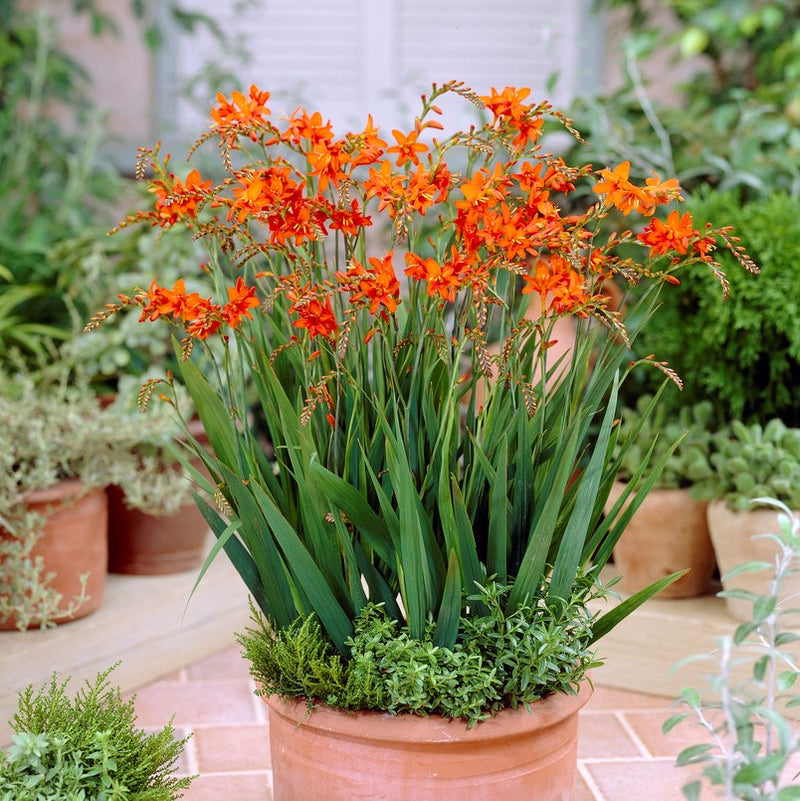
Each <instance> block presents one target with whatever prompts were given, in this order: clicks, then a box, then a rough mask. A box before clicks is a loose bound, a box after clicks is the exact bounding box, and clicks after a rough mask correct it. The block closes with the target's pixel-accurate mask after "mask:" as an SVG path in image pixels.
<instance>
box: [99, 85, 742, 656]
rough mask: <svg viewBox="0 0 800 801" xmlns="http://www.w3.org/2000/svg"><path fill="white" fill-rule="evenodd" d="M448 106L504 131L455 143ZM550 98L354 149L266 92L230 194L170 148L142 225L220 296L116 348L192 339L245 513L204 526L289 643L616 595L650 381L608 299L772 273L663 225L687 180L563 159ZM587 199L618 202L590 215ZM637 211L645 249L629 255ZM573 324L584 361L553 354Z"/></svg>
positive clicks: (219, 135)
mask: <svg viewBox="0 0 800 801" xmlns="http://www.w3.org/2000/svg"><path fill="white" fill-rule="evenodd" d="M445 93H455V94H457V95H460V96H461V97H463V98H464V100H465V102H469V103H472V104H474V105H475V106H477V107H478V108H480V109H485V110H486V111H488V113H489V114H488V116H490V117H491V119H490V120H487V121H486V122H485V123H484V124H482V125H480V126H474V127H473V128H471V129H469V130H467V131H458V132H455V133H451V134H446V133H445V132H444V125H443V123H442V121H441V118H442V116H443V115H442V113H441V110H440V109H439V107H438V106H437V105H436V102H437V100H438V98H439V97H440V96H442V95H443V94H445ZM528 95H529V90H527V89H515V88H505V89H503V90H502V91H497V90H495V89H492V90H491V93H490V94H489V95H486V96H477V95H476V94H475V93H473V92H472V91H471V90H469V89H467V88H466V87H465V86H464V85H463V84H461V83H457V82H451V83H447V84H444V85H442V86H436V85H434V87H433V89H432V91H431V92H430V94H429V95H427V96H423V98H422V108H421V111H420V114H419V116H418V117H417V118H416V119H415V120H414V123H413V126H412V127H411V128H410V130H402V131H400V130H395V131H392V132H391V133H389V134H387V133H385V132H382V131H381V130H380V129H379V128H378V127H377V126H376V125H375V123H374V122H373V120H372V118H371V117H370V118H368V120H367V122H366V124H365V126H364V128H363V129H362V130H360V131H355V132H350V133H347V134H345V135H344V136H343V137H337V136H335V134H334V132H333V129H332V126H331V124H330V123H329V122H327V121H325V120H324V118H323V117H322V116H321V115H320V114H319V113H318V112H314V113H309V112H308V111H306V110H304V109H297V110H296V111H294V112H293V113H291V114H290V115H288V116H284V117H281V116H278V115H275V114H273V113H272V112H271V110H270V109H269V107H268V105H267V104H268V103H269V100H270V98H269V94H268V93H267V92H264V91H262V90H260V89H258V88H257V87H255V86H253V87H251V88H250V91H249V93H248V94H246V95H245V94H243V93H234V94H233V95H232V96H231V98H230V99H228V98H226V97H223V96H219V97H218V105H217V106H216V107H215V108H214V109H213V110H212V114H211V125H210V129H209V131H208V132H206V133H205V134H204V135H203V136H202V137H201V139H200V140H199V141H198V142H197V143H196V145H195V148H196V147H200V146H206V145H207V144H208V143H210V142H213V141H216V142H217V147H218V153H219V156H220V163H221V167H222V170H223V172H222V177H221V178H216V179H209V178H205V177H203V176H201V175H200V174H199V172H198V171H197V170H192V171H191V172H190V173H189V174H188V175H187V176H186V177H185V178H184V179H181V178H179V177H177V176H176V175H174V174H173V173H172V172H170V167H169V158H168V157H167V158H161V157H160V155H159V152H158V148H156V149H154V150H147V151H143V152H142V162H141V170H142V172H143V173H144V172H145V171H146V170H148V169H149V170H151V171H152V176H153V177H152V178H151V179H150V181H149V185H150V189H151V191H152V192H153V195H154V201H155V202H154V206H153V208H151V209H149V210H146V211H141V212H139V213H138V214H136V215H134V216H132V217H130V218H129V219H128V220H126V222H125V223H124V224H126V225H129V224H133V223H137V222H139V223H150V224H152V225H158V226H164V227H166V226H184V227H185V228H186V229H187V232H188V233H187V235H192V236H194V237H196V238H197V239H198V240H200V241H202V242H204V243H205V244H206V246H207V250H208V262H207V264H206V265H204V269H205V270H206V271H207V272H208V273H209V274H210V275H211V276H212V277H213V279H214V281H215V282H216V286H217V295H216V297H211V298H209V297H202V296H201V295H199V294H198V293H196V292H193V291H191V289H190V287H189V285H190V280H189V277H188V276H187V278H186V281H184V280H181V281H178V282H177V283H175V284H174V285H173V286H172V287H168V286H161V285H160V284H159V283H158V281H157V280H154V281H153V282H152V284H151V285H150V286H149V287H147V288H139V289H137V290H136V291H135V292H134V293H133V294H130V295H126V296H120V299H119V303H117V304H112V305H110V306H109V307H108V309H106V310H105V311H104V312H102V313H101V314H100V315H98V316H97V317H96V318H95V319H94V320H93V321H92V323H91V325H95V324H99V323H100V322H101V321H102V319H103V318H104V317H105V316H107V315H108V314H110V313H113V312H116V311H119V310H121V309H123V308H125V307H128V306H136V307H139V308H140V313H141V319H142V321H144V322H146V324H153V323H160V322H161V321H162V320H163V319H168V320H169V321H170V322H172V323H173V324H174V325H175V326H176V327H177V329H178V330H179V331H180V338H181V340H182V347H181V350H182V356H183V359H184V360H183V370H182V378H183V380H184V381H185V383H186V385H187V387H188V389H189V391H190V393H191V395H192V397H193V400H194V402H195V406H196V408H197V410H198V412H199V414H200V417H201V418H202V420H203V422H204V424H205V426H206V429H207V433H208V436H209V439H210V442H211V451H210V452H204V451H201V456H202V457H203V459H204V461H205V464H206V466H207V467H208V469H209V472H210V474H211V476H212V477H213V482H214V483H213V486H212V485H206V489H207V490H208V491H209V493H213V494H214V496H215V497H216V499H217V501H218V509H214V508H213V507H212V506H211V505H209V504H208V503H206V502H205V501H204V500H203V499H202V498H201V497H198V503H199V504H200V506H201V508H202V509H203V510H204V512H205V514H206V516H207V518H208V520H209V522H210V523H211V525H212V528H213V529H214V531H215V532H216V534H217V536H218V537H219V541H218V548H224V549H225V550H226V551H227V553H228V555H229V556H230V558H231V559H232V560H233V562H234V563H235V565H236V566H237V568H238V569H239V572H240V573H241V575H242V578H243V579H244V581H245V582H246V583H247V586H248V588H249V590H250V592H251V594H252V595H253V598H254V600H255V601H256V603H257V604H258V605H259V606H260V607H261V609H262V610H263V611H264V612H265V614H266V615H267V617H268V618H269V620H270V621H271V623H272V625H273V626H276V627H278V628H280V627H284V626H287V625H289V624H290V623H291V622H292V621H294V620H295V619H296V618H297V617H298V616H301V615H308V614H309V613H311V612H315V613H316V614H317V615H318V617H319V619H320V621H321V622H322V624H323V626H324V627H325V629H326V630H327V632H328V634H329V635H330V636H331V638H332V640H333V642H334V643H335V644H336V645H337V646H338V647H339V648H340V650H341V651H342V652H343V653H346V652H347V647H346V644H345V643H346V640H347V638H348V637H349V636H350V635H351V634H352V631H353V625H352V621H353V619H354V617H355V616H356V615H357V614H358V612H359V610H360V609H362V608H363V606H364V605H365V604H366V603H367V600H368V599H369V600H371V601H375V602H382V603H384V605H385V608H386V610H387V611H388V612H389V613H390V614H391V615H392V616H393V617H395V618H397V619H398V620H401V621H402V622H403V623H404V624H406V625H407V626H408V627H409V630H410V632H411V635H412V636H415V637H420V636H422V635H423V633H424V632H425V631H426V627H427V626H428V625H429V621H435V624H436V625H435V632H436V634H435V637H436V641H437V642H438V643H439V644H448V643H452V642H453V641H454V640H455V638H456V636H457V631H458V625H459V624H458V621H459V617H460V615H462V614H468V613H470V611H471V612H479V611H481V610H480V606H481V603H480V601H479V600H478V601H474V602H473V603H472V605H471V606H470V607H469V608H468V607H467V603H466V601H465V600H464V597H465V595H466V594H469V593H473V592H474V587H475V585H476V584H477V585H484V584H485V583H486V582H487V581H488V580H489V579H491V578H492V577H494V578H495V579H496V580H498V581H499V582H501V583H508V584H513V587H512V590H511V592H510V593H509V596H508V601H507V603H508V606H509V609H513V608H518V607H519V606H521V605H522V604H524V603H530V602H532V600H533V599H534V598H536V597H540V598H541V602H542V603H559V599H561V601H564V600H566V599H569V598H571V597H573V596H574V595H575V593H578V594H579V595H582V596H585V595H588V594H589V593H591V592H594V591H595V590H592V589H590V587H591V584H592V582H591V581H585V580H583V578H582V577H583V576H584V575H585V574H586V573H588V574H589V577H590V578H591V579H594V578H596V577H597V573H598V571H599V569H600V567H602V565H603V564H604V563H605V562H606V561H607V560H608V558H609V556H610V554H611V550H612V548H613V545H614V543H615V542H616V539H617V538H618V537H619V535H620V533H621V531H622V528H623V527H624V523H625V515H626V514H627V515H630V514H633V511H635V506H636V504H631V506H630V507H629V508H628V511H627V512H626V513H623V514H621V515H617V516H616V519H615V518H614V517H613V516H612V518H604V517H603V514H602V509H603V503H604V501H605V497H606V495H607V493H608V489H609V488H610V486H611V483H612V481H613V478H614V475H615V473H616V471H617V468H618V466H619V459H618V458H617V457H615V456H614V455H613V449H614V443H615V442H616V440H617V436H618V431H617V427H616V426H615V414H616V392H617V388H618V385H619V381H620V380H622V378H621V377H620V376H621V375H622V374H623V373H626V372H627V369H628V368H627V365H626V361H627V358H628V357H627V349H626V347H625V346H626V343H627V342H628V333H627V331H626V327H625V324H624V321H623V320H622V318H621V316H620V314H619V312H618V311H615V310H614V309H612V308H611V307H610V306H609V299H608V294H607V293H606V292H604V289H603V287H604V285H605V284H607V282H610V281H616V280H619V281H633V282H638V281H640V280H645V279H646V280H650V281H652V282H653V284H654V285H660V284H663V283H665V282H666V283H675V282H677V281H678V280H679V279H678V278H677V277H676V276H677V275H679V274H680V273H681V271H682V270H683V269H684V268H685V267H686V266H687V265H688V264H692V263H695V262H703V263H705V264H707V265H708V266H709V268H710V269H712V270H714V271H715V272H716V273H717V274H718V276H719V278H720V281H721V283H722V286H723V288H724V287H725V277H724V275H723V274H722V272H721V271H720V270H719V268H718V266H717V265H716V264H715V262H714V261H713V254H714V249H715V248H716V247H717V246H718V245H719V244H724V245H725V246H727V247H729V248H730V249H732V250H733V251H734V252H735V253H737V255H738V256H739V257H740V259H741V261H742V263H743V264H744V266H745V267H747V268H748V269H753V270H754V269H755V267H754V265H752V263H751V262H750V261H749V260H748V259H747V257H746V256H745V255H744V254H743V253H741V251H740V249H739V248H738V246H737V244H736V240H735V239H734V238H733V237H732V236H731V233H730V231H729V230H728V229H725V228H718V229H713V230H712V229H708V230H704V231H698V230H695V229H694V228H693V226H692V222H691V219H690V218H689V217H688V215H685V214H684V215H679V214H678V213H677V212H675V211H672V212H670V213H669V214H666V215H665V216H664V219H663V220H662V219H661V217H659V216H657V212H658V211H659V210H660V209H661V208H662V207H663V206H666V205H667V204H676V203H678V202H679V201H680V199H681V198H680V189H679V187H678V184H677V182H676V181H674V180H672V179H669V180H664V181H662V180H661V179H660V178H659V177H657V176H653V177H652V178H650V179H648V180H647V182H646V184H645V185H644V186H635V185H634V184H632V183H631V182H629V180H628V166H627V165H625V164H623V165H620V166H618V167H617V168H616V169H614V170H601V171H600V172H598V173H595V172H594V171H593V170H592V168H591V166H589V165H584V166H580V167H572V166H569V165H567V164H566V163H565V162H564V161H563V160H562V159H561V158H560V157H558V156H556V155H552V154H548V153H546V152H545V151H544V150H543V149H542V146H541V143H540V139H541V136H542V134H543V131H545V130H546V127H547V126H552V125H557V126H560V127H562V128H566V129H567V130H568V131H572V128H571V125H570V122H569V121H568V120H567V119H565V118H564V117H563V116H561V115H560V114H559V113H558V112H556V111H554V110H553V109H552V108H551V107H550V105H549V104H548V103H538V104H536V103H529V102H527V98H528ZM573 133H574V131H573ZM576 135H577V134H576ZM193 151H194V148H193ZM586 182H589V183H590V184H591V185H592V186H593V188H594V192H595V193H596V195H597V198H598V199H597V202H595V203H593V204H591V205H590V206H589V207H588V208H586V209H585V210H584V211H582V212H580V213H569V214H568V213H566V212H565V211H564V208H565V203H566V200H567V199H568V198H569V196H570V195H571V194H572V193H573V192H575V190H576V187H577V186H579V185H580V184H581V183H586ZM612 208H615V209H618V210H620V211H621V212H623V214H625V215H628V218H629V219H630V220H631V226H632V227H631V228H630V229H628V230H626V231H624V232H621V233H615V234H611V235H608V234H606V235H602V234H601V233H600V232H601V231H602V225H601V223H602V221H603V219H604V217H605V216H606V215H607V214H608V212H609V211H610V210H611V209H612ZM634 220H635V222H634ZM634 226H637V227H634ZM382 236H385V237H386V239H385V240H384V245H383V246H381V245H380V244H379V243H380V242H381V237H382ZM533 298H536V299H538V306H537V308H539V309H540V313H538V314H531V313H530V310H531V308H533V307H532V304H531V301H532V299H533ZM564 318H570V319H574V320H575V321H576V323H577V337H576V342H575V344H574V346H573V347H572V348H571V349H570V350H569V351H568V353H567V354H566V355H562V356H561V357H560V358H559V359H553V358H550V355H549V353H550V349H551V347H552V345H553V338H554V335H553V331H554V325H555V323H556V321H558V320H562V319H564ZM591 321H596V322H598V323H599V324H600V325H591V324H590V322H591ZM211 338H219V339H220V340H221V341H222V343H223V345H224V348H223V353H224V358H223V359H222V361H221V363H219V364H218V366H217V370H218V371H217V372H211V373H203V372H201V371H200V370H199V369H198V368H197V366H196V365H195V363H194V362H193V360H192V359H191V358H189V357H190V354H191V351H192V349H193V347H194V346H196V345H197V344H198V343H200V344H203V343H205V342H206V341H207V340H209V339H211ZM149 389H152V387H150V388H149ZM477 390H480V391H479V392H478V391H477ZM477 398H480V400H476V399H477ZM248 411H250V412H252V414H250V415H248ZM252 419H255V420H257V421H258V424H257V425H255V426H254V425H253V424H252ZM265 442H267V443H268V447H265V444H264V443H265ZM656 472H657V471H654V473H652V474H651V475H655V473H656ZM647 488H648V483H647V482H645V484H644V486H643V490H642V493H644V492H646V491H647ZM215 553H216V551H215ZM660 586H663V582H662V584H661V585H660ZM658 589H659V587H658V586H654V587H653V588H651V589H650V590H648V591H647V592H644V593H642V594H641V595H640V596H637V597H636V598H633V599H631V600H630V602H626V603H624V604H622V605H621V606H620V607H619V608H618V610H617V611H615V612H613V613H609V614H608V615H606V616H605V617H603V618H600V619H599V620H597V621H595V622H594V626H593V632H594V636H600V635H601V634H603V633H605V631H607V630H608V629H609V628H611V626H613V625H614V624H615V623H616V622H617V621H618V619H620V618H621V617H622V616H624V614H627V613H628V612H629V611H631V610H632V609H633V608H634V607H635V606H636V605H638V604H639V603H641V602H642V601H643V600H644V599H645V598H646V597H648V596H649V595H652V594H653V593H654V592H656V591H657V590H658Z"/></svg>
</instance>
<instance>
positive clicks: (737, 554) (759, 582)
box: [708, 500, 800, 623]
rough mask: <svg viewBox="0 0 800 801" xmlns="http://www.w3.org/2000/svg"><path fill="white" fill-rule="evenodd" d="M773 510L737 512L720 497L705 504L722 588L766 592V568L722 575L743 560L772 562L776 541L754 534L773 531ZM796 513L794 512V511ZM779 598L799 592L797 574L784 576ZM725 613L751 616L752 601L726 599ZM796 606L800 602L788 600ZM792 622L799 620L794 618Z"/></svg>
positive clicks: (799, 576) (775, 522)
mask: <svg viewBox="0 0 800 801" xmlns="http://www.w3.org/2000/svg"><path fill="white" fill-rule="evenodd" d="M778 514H779V513H778V510H777V509H763V508H762V509H750V510H748V511H744V512H737V511H733V510H732V509H729V508H728V507H727V506H726V504H725V502H724V501H722V500H716V501H712V502H711V503H710V504H709V505H708V528H709V531H710V532H711V539H712V541H713V543H714V550H715V551H716V554H717V563H718V564H719V571H720V573H721V574H722V589H723V590H733V589H740V590H749V591H750V592H754V593H755V594H756V595H766V594H767V591H768V589H769V588H768V582H769V581H770V580H771V578H772V573H771V571H769V570H763V571H760V572H758V573H739V574H738V575H736V576H733V577H731V578H726V577H725V574H726V573H727V572H728V571H730V570H732V569H733V568H734V567H736V566H737V565H741V564H744V563H745V562H767V563H769V564H772V563H774V561H775V554H776V553H777V552H778V544H777V543H776V542H775V541H774V540H772V539H770V538H769V537H759V536H756V535H758V534H777V533H778V531H779V527H778ZM795 514H796V513H795ZM783 586H784V590H783V592H782V593H781V596H782V597H785V596H789V595H798V594H800V574H795V575H791V576H787V577H786V579H785V581H784V585H783ZM725 605H726V607H727V609H728V612H729V613H730V614H731V615H732V616H733V617H735V618H736V619H737V620H741V621H745V622H746V621H749V620H752V619H753V603H752V601H748V600H747V599H745V598H726V599H725ZM791 605H792V606H800V603H796V602H795V603H792V604H791ZM795 621H796V622H797V623H800V620H798V619H797V617H795Z"/></svg>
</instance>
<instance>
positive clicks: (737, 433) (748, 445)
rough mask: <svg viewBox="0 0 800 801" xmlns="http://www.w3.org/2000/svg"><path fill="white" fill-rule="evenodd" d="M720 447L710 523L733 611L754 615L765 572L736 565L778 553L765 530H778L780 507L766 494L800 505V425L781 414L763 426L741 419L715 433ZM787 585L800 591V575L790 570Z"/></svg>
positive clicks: (711, 485)
mask: <svg viewBox="0 0 800 801" xmlns="http://www.w3.org/2000/svg"><path fill="white" fill-rule="evenodd" d="M714 449H715V453H714V454H712V456H711V463H712V466H713V468H714V470H713V476H712V479H711V481H710V482H709V486H708V489H707V496H708V497H711V498H713V500H712V501H711V503H710V504H709V506H708V527H709V532H710V534H711V539H712V542H713V544H714V551H715V553H716V558H717V562H718V564H719V568H720V571H721V573H722V586H723V590H724V592H723V593H722V595H723V596H724V597H725V600H726V605H727V608H728V611H729V612H730V613H731V614H732V615H733V616H734V617H736V618H737V619H739V620H748V619H749V616H750V614H751V611H752V601H753V599H754V597H755V596H756V595H759V594H763V589H764V587H763V585H764V577H763V574H759V573H758V572H756V573H753V572H748V571H744V572H742V571H737V572H736V573H731V571H732V570H733V569H734V568H735V567H737V566H738V565H740V564H744V563H748V564H758V565H763V564H764V563H771V562H773V561H774V559H775V555H776V544H775V541H774V539H773V538H771V537H769V536H764V535H766V534H768V533H769V532H772V531H774V530H775V527H776V525H777V523H776V515H777V512H776V511H775V510H774V509H773V508H770V506H769V505H768V506H766V507H765V506H764V505H763V504H762V503H761V502H760V499H762V498H771V499H773V500H774V501H776V502H780V503H782V504H784V505H787V506H788V507H789V508H790V509H800V429H797V428H789V427H788V426H786V425H785V424H784V423H783V422H782V421H781V420H778V419H773V420H770V421H769V422H767V423H766V425H763V426H762V425H761V424H759V423H752V424H750V425H745V424H744V423H742V422H741V421H738V420H735V421H733V422H732V423H731V424H730V426H729V428H728V429H726V430H724V431H721V432H718V433H717V434H715V435H714ZM772 506H774V504H772ZM785 586H786V590H787V594H788V595H794V594H796V593H797V592H800V579H798V577H797V576H796V575H791V576H787V577H786V578H785Z"/></svg>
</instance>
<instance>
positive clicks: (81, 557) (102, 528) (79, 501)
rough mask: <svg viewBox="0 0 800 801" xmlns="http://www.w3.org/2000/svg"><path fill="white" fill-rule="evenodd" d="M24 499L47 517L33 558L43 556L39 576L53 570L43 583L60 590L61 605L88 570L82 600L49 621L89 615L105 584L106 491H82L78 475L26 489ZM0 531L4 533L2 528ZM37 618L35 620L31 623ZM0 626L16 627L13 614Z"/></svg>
mask: <svg viewBox="0 0 800 801" xmlns="http://www.w3.org/2000/svg"><path fill="white" fill-rule="evenodd" d="M26 503H27V505H28V507H29V509H30V510H31V511H33V512H38V513H39V514H41V515H42V516H43V517H45V518H46V522H45V525H44V529H43V531H42V536H41V537H40V539H39V541H38V542H37V543H36V545H35V546H34V548H33V551H32V553H31V558H33V559H35V558H37V557H41V558H42V560H43V564H44V570H43V574H42V575H43V576H47V575H49V574H53V576H52V579H51V580H50V581H49V582H48V583H47V587H48V588H50V589H53V590H55V591H56V592H58V593H60V594H61V596H62V601H61V605H60V608H66V607H67V605H68V604H69V603H70V602H71V601H73V600H74V599H76V598H77V597H79V596H80V595H81V575H88V578H87V581H86V596H87V597H86V600H85V601H84V602H83V603H82V604H80V606H79V607H78V608H77V609H76V610H75V613H74V614H73V615H67V614H65V615H62V616H58V615H56V616H55V618H54V619H53V621H52V622H54V623H65V622H67V621H69V620H73V619H75V618H79V617H84V616H85V615H88V614H89V613H90V612H93V611H94V610H95V609H97V608H98V607H99V606H100V604H101V603H102V601H103V594H104V591H105V586H106V575H107V567H106V563H107V559H108V556H107V535H106V529H107V522H108V513H107V500H106V494H105V491H104V490H103V489H102V488H95V489H91V490H88V491H86V490H85V488H84V487H83V485H82V484H81V482H80V481H79V480H77V479H70V480H66V481H61V482H59V483H58V484H56V485H55V486H53V487H50V488H49V489H46V490H40V491H37V492H32V493H30V494H29V495H28V496H27V497H26ZM0 536H4V534H3V531H2V529H0ZM39 622H40V621H33V622H32V625H37V624H38V623H39ZM0 628H2V629H3V630H8V629H13V628H16V620H15V619H14V618H11V619H9V620H6V621H4V622H3V623H2V624H0Z"/></svg>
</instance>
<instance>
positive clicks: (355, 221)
mask: <svg viewBox="0 0 800 801" xmlns="http://www.w3.org/2000/svg"><path fill="white" fill-rule="evenodd" d="M327 214H328V217H329V218H330V222H329V223H328V224H329V226H330V227H331V228H332V229H333V230H335V231H341V232H342V233H344V234H348V235H349V236H357V235H358V232H359V230H360V229H361V228H366V227H367V226H370V225H372V217H367V216H365V215H364V214H363V213H362V210H361V208H360V207H359V204H358V200H355V199H354V200H353V201H352V202H351V203H350V208H347V207H345V208H338V207H335V206H331V207H330V208H329V209H328V212H327Z"/></svg>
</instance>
